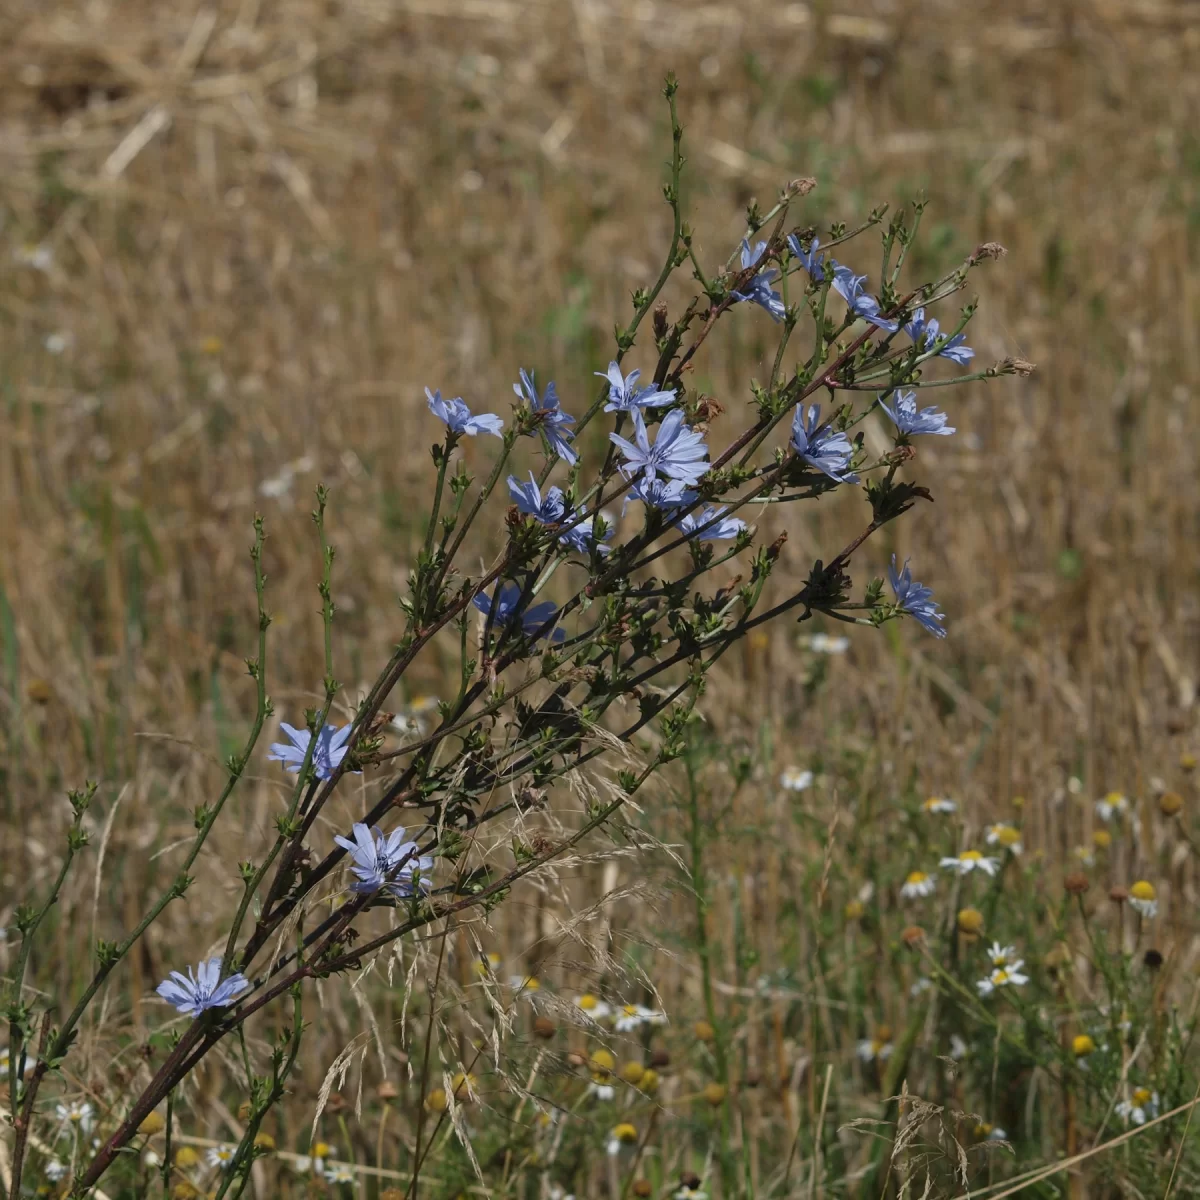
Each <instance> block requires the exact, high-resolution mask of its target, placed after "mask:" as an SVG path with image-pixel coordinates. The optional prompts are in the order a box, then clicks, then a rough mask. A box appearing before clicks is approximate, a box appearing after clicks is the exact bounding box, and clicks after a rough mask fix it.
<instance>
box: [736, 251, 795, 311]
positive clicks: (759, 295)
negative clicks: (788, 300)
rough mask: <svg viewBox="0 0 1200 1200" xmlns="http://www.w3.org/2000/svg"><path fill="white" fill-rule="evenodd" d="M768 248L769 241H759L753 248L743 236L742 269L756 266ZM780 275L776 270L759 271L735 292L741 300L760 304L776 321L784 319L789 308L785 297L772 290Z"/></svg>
mask: <svg viewBox="0 0 1200 1200" xmlns="http://www.w3.org/2000/svg"><path fill="white" fill-rule="evenodd" d="M766 249H767V243H766V242H759V243H758V244H757V245H756V246H755V247H754V249H753V250H751V249H750V243H749V242H748V241H746V239H745V238H742V270H743V271H745V270H746V269H747V268H748V267H752V266H754V264H755V263H756V262H758V261H759V259H761V258H762V256H763V254H764V253H765V252H766ZM778 275H779V272H778V271H775V270H769V271H766V270H764V271H759V272H758V274H757V275H752V276H751V277H750V282H749V283H747V284H745V285H744V286H743V288H742V290H741V291H735V292H734V293H733V294H734V295H735V296H736V297H737V298H738V299H739V300H749V301H751V302H752V303H754V304H758V305H760V306H761V307H762V308H765V309H766V310H767V312H769V313H770V314H771V316H772V317H773V318H774V319H775V320H776V321H782V320H783V318H784V315H785V313H786V312H787V308H786V307H785V305H784V303H783V297H782V296H781V295H780V294H779V293H778V292H776V291H772V290H771V284H772V283H774V282H775V280H776V278H777V277H778Z"/></svg>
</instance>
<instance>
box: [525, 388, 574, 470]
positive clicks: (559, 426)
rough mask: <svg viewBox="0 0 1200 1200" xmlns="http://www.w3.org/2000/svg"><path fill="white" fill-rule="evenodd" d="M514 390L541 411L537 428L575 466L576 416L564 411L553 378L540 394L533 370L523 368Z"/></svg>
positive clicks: (569, 464) (560, 454)
mask: <svg viewBox="0 0 1200 1200" xmlns="http://www.w3.org/2000/svg"><path fill="white" fill-rule="evenodd" d="M513 391H514V392H516V394H517V395H518V396H519V397H520V398H521V399H522V400H525V401H528V403H529V407H530V409H532V410H533V412H535V413H541V414H542V419H541V420H540V421H539V422H538V425H537V428H538V429H540V430H541V431H542V432H543V433H544V434H545V435H546V441H548V442H549V443H550V449H551V450H552V451H553V452H554V453H555V454H557V455H558V456H559V457H560V458H562V459H563V460H564V461H565V462H566V463H567V465H568V466H572V467H573V466H574V465H575V462H576V460H577V458H578V455H576V453H575V451H574V450H572V449H571V445H570V443H571V439H572V438H573V437H574V436H575V435H574V434H573V433H572V432H571V426H572V425H574V424H575V418H574V417H572V416H571V415H570V414H568V413H565V412H563V410H562V409H561V408H560V407H559V403H558V392H557V390H556V389H555V387H554V380H553V379H552V380H551V381H550V382H549V383H548V384H546V391H545V394H544V395H539V394H538V390H537V381H536V380H535V379H534V376H533V372H532V371H526V370H524V368H522V370H521V382H520V383H514V384H513Z"/></svg>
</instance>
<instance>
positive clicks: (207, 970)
mask: <svg viewBox="0 0 1200 1200" xmlns="http://www.w3.org/2000/svg"><path fill="white" fill-rule="evenodd" d="M249 986H250V981H249V980H248V979H247V978H246V977H245V975H242V974H241V973H240V972H239V973H237V974H235V975H230V976H229V977H228V978H227V979H222V978H221V960H220V959H219V958H210V959H209V960H208V961H207V962H202V963H200V964H199V966H197V967H196V971H195V973H194V974H193V973H192V968H191V967H188V973H187V974H186V975H183V974H181V973H180V972H179V971H172V972H171V973H170V975H169V976H168V977H167V978H166V979H164V980H163V981H162V983H160V984H159V985H158V987H156V988H155V989H154V990H155V991H156V992H157V993H158V994H159V995H160V996H161V997H162V998H163V999H164V1000H165V1001H166V1002H167V1003H168V1004H172V1005H174V1006H175V1009H176V1010H177V1011H178V1012H181V1013H183V1014H184V1015H185V1016H188V1017H198V1016H199V1015H200V1014H201V1013H202V1012H207V1011H208V1009H210V1008H227V1007H228V1006H229V1005H230V1004H232V1003H233V1001H234V1000H235V999H236V998H237V997H238V996H240V995H241V994H242V992H244V991H245V990H246V989H247V988H248V987H249Z"/></svg>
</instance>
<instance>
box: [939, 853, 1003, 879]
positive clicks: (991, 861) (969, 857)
mask: <svg viewBox="0 0 1200 1200" xmlns="http://www.w3.org/2000/svg"><path fill="white" fill-rule="evenodd" d="M999 865H1000V860H999V859H998V858H987V857H985V856H984V855H983V854H981V853H980V852H979V851H978V850H964V851H963V852H962V853H961V854H960V855H958V857H957V858H943V859H942V862H941V866H942V869H943V870H946V871H956V872H957V873H958V874H959V875H969V874H970V873H971V872H972V871H982V872H983V873H984V874H985V875H995V873H996V868H997V867H999Z"/></svg>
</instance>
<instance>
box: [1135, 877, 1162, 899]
mask: <svg viewBox="0 0 1200 1200" xmlns="http://www.w3.org/2000/svg"><path fill="white" fill-rule="evenodd" d="M1129 894H1130V895H1131V896H1132V897H1133V898H1134V899H1135V900H1153V899H1154V897H1155V896H1156V895H1157V893H1156V892H1155V890H1154V884H1152V883H1147V882H1146V880H1144V879H1139V880H1138V881H1137V883H1135V884H1134V885H1133V887H1131V888H1130V889H1129Z"/></svg>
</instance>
